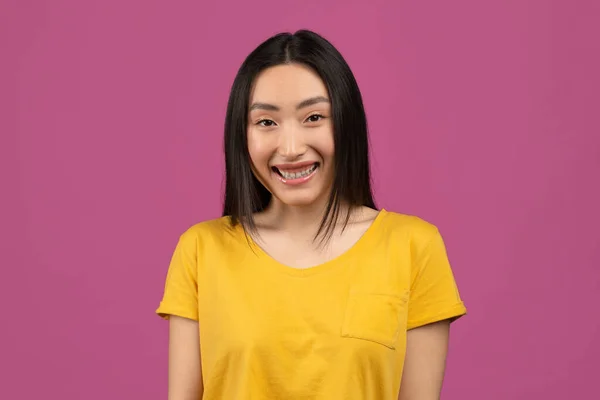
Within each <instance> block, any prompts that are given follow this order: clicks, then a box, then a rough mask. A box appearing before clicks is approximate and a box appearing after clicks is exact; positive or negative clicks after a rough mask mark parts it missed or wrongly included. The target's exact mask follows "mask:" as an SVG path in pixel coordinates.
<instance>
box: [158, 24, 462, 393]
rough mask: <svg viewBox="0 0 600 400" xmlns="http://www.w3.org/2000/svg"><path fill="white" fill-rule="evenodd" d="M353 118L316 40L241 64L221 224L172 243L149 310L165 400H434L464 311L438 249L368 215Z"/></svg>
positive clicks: (347, 90)
mask: <svg viewBox="0 0 600 400" xmlns="http://www.w3.org/2000/svg"><path fill="white" fill-rule="evenodd" d="M368 154H369V150H368V140H367V123H366V118H365V112H364V109H363V104H362V99H361V95H360V92H359V89H358V87H357V84H356V81H355V79H354V77H353V75H352V72H351V71H350V68H349V67H348V65H347V64H346V62H345V61H344V59H343V58H342V56H341V55H340V54H339V53H338V51H337V50H336V49H335V48H334V47H333V46H332V45H331V44H330V43H329V42H328V41H326V40H325V39H324V38H322V37H321V36H319V35H317V34H315V33H313V32H310V31H299V32H296V33H295V34H288V33H285V34H279V35H276V36H274V37H272V38H270V39H268V40H267V41H265V42H264V43H262V44H261V45H260V46H259V47H258V48H256V50H254V51H253V52H252V53H251V54H250V55H249V56H248V58H247V59H246V60H245V61H244V63H243V64H242V66H241V68H240V70H239V72H238V74H237V76H236V78H235V81H234V83H233V87H232V89H231V95H230V98H229V104H228V108H227V117H226V121H225V159H226V169H227V171H226V188H225V207H224V212H223V214H224V216H223V217H222V218H219V219H216V220H211V221H206V222H202V223H198V224H196V225H194V226H192V227H191V228H189V229H188V230H187V231H186V232H184V233H183V234H182V235H181V237H180V240H179V243H178V245H177V247H176V249H175V252H174V255H173V258H172V261H171V264H170V267H169V272H168V276H167V279H166V285H165V292H164V297H163V300H162V302H161V304H160V306H159V308H158V310H157V313H158V314H159V315H160V316H162V317H163V318H168V319H170V340H169V399H170V400H192V399H199V398H203V399H208V400H234V399H236V400H237V399H285V400H293V399H323V400H333V399H343V400H352V399H357V400H358V399H361V400H364V399H369V400H370V399H372V400H387V399H390V400H391V399H400V400H428V399H431V400H434V399H438V398H439V396H440V391H441V387H442V380H443V376H444V366H445V358H446V352H447V347H448V334H449V325H450V322H451V321H453V320H455V319H457V318H458V317H460V316H462V315H464V314H465V312H466V310H465V307H464V305H463V302H462V301H461V299H460V296H459V294H458V291H457V286H456V284H455V281H454V278H453V274H452V271H451V268H450V265H449V262H448V258H447V256H446V251H445V247H444V243H443V240H442V237H441V236H440V233H439V232H438V230H437V229H436V227H435V226H433V225H431V224H430V223H428V222H425V221H424V220H422V219H419V218H417V217H413V216H408V215H403V214H399V213H394V212H389V211H386V210H383V209H382V210H379V211H378V210H377V209H376V207H375V203H374V201H373V197H372V194H371V187H370V174H369V157H368Z"/></svg>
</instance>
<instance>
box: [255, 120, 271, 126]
mask: <svg viewBox="0 0 600 400" xmlns="http://www.w3.org/2000/svg"><path fill="white" fill-rule="evenodd" d="M256 124H257V125H260V126H264V127H265V128H268V127H271V126H274V125H275V122H274V121H272V120H270V119H262V120H260V121H258V122H257V123H256Z"/></svg>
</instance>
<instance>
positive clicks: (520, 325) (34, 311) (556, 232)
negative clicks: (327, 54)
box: [0, 0, 600, 400]
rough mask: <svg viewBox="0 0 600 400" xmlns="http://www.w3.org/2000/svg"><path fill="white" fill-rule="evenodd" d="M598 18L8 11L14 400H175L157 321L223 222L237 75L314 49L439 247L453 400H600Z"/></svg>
mask: <svg viewBox="0 0 600 400" xmlns="http://www.w3.org/2000/svg"><path fill="white" fill-rule="evenodd" d="M598 4H599V3H598V2H597V1H595V0H589V1H567V0H564V1H550V0H540V1H525V0H513V1H481V0H457V1H446V0H438V1H433V0H431V1H418V2H417V1H401V2H400V1H389V2H383V1H374V0H369V1H360V2H359V1H348V0H346V1H342V0H339V1H322V0H320V1H316V0H307V1H302V2H297V1H294V2H292V1H289V2H288V1H281V0H278V1H275V0H272V1H266V0H260V1H235V2H233V1H224V2H217V1H211V2H207V1H195V2H192V1H156V0H152V1H150V0H144V1H141V0H140V1H132V0H126V1H125V0H120V1H93V2H91V1H76V0H71V1H58V0H53V1H31V0H30V1H27V0H1V1H0V41H1V42H0V48H1V52H0V57H1V61H0V135H1V136H0V138H1V141H0V163H1V165H0V167H1V168H0V171H1V172H0V174H1V181H0V182H1V186H0V187H1V190H2V196H1V197H0V199H1V200H0V201H1V202H2V204H1V207H0V213H1V215H0V220H1V223H0V226H1V228H0V229H1V237H0V246H1V248H0V250H1V260H0V265H1V267H2V278H1V279H0V296H1V304H2V307H3V312H2V314H3V315H2V323H1V325H2V327H1V329H0V381H1V382H2V383H1V384H0V397H1V398H6V399H15V400H18V399H41V398H44V399H61V400H72V399H73V400H74V399H89V400H100V399H102V400H104V399H165V398H166V372H167V323H166V322H163V321H161V320H160V319H159V318H158V317H156V316H155V315H154V310H155V308H156V306H157V305H158V301H159V300H160V297H161V295H162V289H163V283H164V278H165V274H166V268H167V265H168V262H169V259H170V257H171V252H172V251H173V248H174V246H175V243H176V240H177V238H178V235H179V234H180V233H181V232H183V230H185V229H186V228H187V227H188V226H190V225H191V224H193V223H195V222H198V221H200V220H203V219H208V218H213V217H217V216H219V214H220V204H221V194H220V193H221V188H222V180H223V172H222V170H223V158H222V154H221V138H222V126H223V121H224V113H225V106H226V100H227V96H228V91H229V88H230V85H231V83H232V80H233V77H234V75H235V72H236V70H237V68H238V66H239V64H240V63H241V62H242V60H243V58H244V57H245V56H246V55H247V53H248V52H249V51H250V50H251V49H253V48H254V47H255V46H256V45H257V44H258V43H259V42H260V41H262V40H264V39H266V38H267V37H268V36H270V35H271V34H273V33H276V32H278V31H281V30H296V29H299V28H304V27H306V28H310V29H314V30H316V31H318V32H321V33H322V34H323V35H325V36H326V37H327V38H329V39H330V40H331V41H332V42H333V43H334V44H335V45H336V46H337V47H338V48H339V50H340V51H341V52H342V53H343V54H344V56H345V57H346V58H347V60H348V63H349V64H350V66H351V67H352V68H353V70H354V72H355V74H356V77H357V79H358V81H359V84H360V85H361V89H362V91H363V94H364V100H365V105H366V109H367V113H368V117H369V123H370V128H371V138H372V143H373V155H374V157H373V172H374V176H375V181H376V195H377V200H378V203H379V205H380V206H382V207H385V208H386V209H388V210H394V211H400V212H405V213H411V214H417V215H419V216H421V217H423V218H425V219H427V220H429V221H432V222H434V223H435V224H437V225H438V226H439V227H440V229H441V231H442V233H443V234H444V236H445V238H446V241H447V245H448V249H449V254H450V257H451V261H452V263H453V265H454V270H455V274H456V277H457V279H458V282H459V285H460V289H461V293H462V295H463V297H464V300H465V301H466V303H467V305H468V307H469V315H468V316H467V317H465V318H464V319H462V320H460V321H459V322H458V323H457V324H456V325H454V329H453V333H452V343H451V349H450V355H449V360H448V372H447V376H446V383H445V388H444V396H443V398H444V399H448V400H452V399H455V400H458V399H460V400H469V399H473V400H481V399H486V400H496V399H497V400H506V399H527V400H530V399H543V400H553V399H561V400H564V399H580V398H581V399H583V398H586V399H591V398H595V396H597V395H598V393H597V376H598V372H599V367H598V362H599V356H600V344H599V340H600V329H599V326H600V322H599V321H600V311H599V309H600V295H599V293H600V273H599V269H600V244H599V243H600V238H599V234H598V226H599V223H600V213H599V211H598V208H599V207H600V189H599V187H600V184H599V182H600V124H599V116H598V115H599V111H598V110H599V108H600V104H599V91H600V78H599V76H600V74H599V73H598V71H600V58H599V55H600V46H599V44H598V43H599V37H600V28H599V24H598V14H599V11H600V6H599V5H598Z"/></svg>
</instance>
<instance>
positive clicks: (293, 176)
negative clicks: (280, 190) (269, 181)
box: [271, 162, 319, 185]
mask: <svg viewBox="0 0 600 400" xmlns="http://www.w3.org/2000/svg"><path fill="white" fill-rule="evenodd" d="M318 168H319V163H318V162H315V163H312V164H308V165H307V164H304V165H302V166H298V167H294V166H293V165H291V166H287V165H286V166H279V167H278V166H274V167H271V169H272V170H273V172H275V174H276V175H277V177H278V178H279V180H280V181H281V182H283V183H285V184H288V185H298V184H301V183H304V182H306V181H308V180H309V179H310V178H312V177H313V176H314V175H315V173H316V172H317V169H318Z"/></svg>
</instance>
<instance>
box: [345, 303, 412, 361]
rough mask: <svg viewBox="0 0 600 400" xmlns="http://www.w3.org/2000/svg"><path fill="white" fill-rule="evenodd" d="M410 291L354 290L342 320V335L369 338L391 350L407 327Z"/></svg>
mask: <svg viewBox="0 0 600 400" xmlns="http://www.w3.org/2000/svg"><path fill="white" fill-rule="evenodd" d="M407 305H408V293H405V294H382V293H367V292H351V293H350V294H349V297H348V302H347V304H346V309H345V312H344V318H343V322H342V337H344V338H354V339H363V340H370V341H372V342H376V343H379V344H382V345H384V346H386V347H388V348H390V349H392V350H394V349H395V348H396V343H397V342H398V336H399V335H400V333H401V332H402V331H406V322H407V313H408V310H407Z"/></svg>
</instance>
